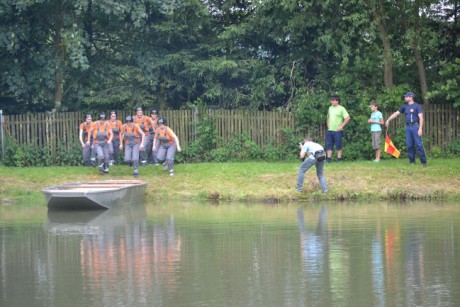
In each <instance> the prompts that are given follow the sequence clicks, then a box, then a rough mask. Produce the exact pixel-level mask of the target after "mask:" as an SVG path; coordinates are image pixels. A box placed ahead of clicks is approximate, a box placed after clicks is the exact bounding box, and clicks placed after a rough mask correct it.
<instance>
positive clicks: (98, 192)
mask: <svg viewBox="0 0 460 307" xmlns="http://www.w3.org/2000/svg"><path fill="white" fill-rule="evenodd" d="M146 187H147V182H146V181H143V180H97V181H87V182H75V183H66V184H61V185H58V186H52V187H48V188H45V189H43V193H44V194H45V198H46V202H47V205H48V209H53V210H91V209H110V208H117V207H120V206H131V205H137V204H140V203H141V204H143V202H144V195H145V188H146Z"/></svg>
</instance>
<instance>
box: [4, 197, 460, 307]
mask: <svg viewBox="0 0 460 307" xmlns="http://www.w3.org/2000/svg"><path fill="white" fill-rule="evenodd" d="M138 209H139V210H137V209H133V208H129V209H128V210H126V209H125V210H121V211H113V210H108V211H100V212H97V211H91V212H73V213H71V214H69V213H68V212H54V211H49V212H47V213H46V212H45V215H44V216H43V218H42V220H38V219H35V220H33V221H29V220H28V218H29V217H27V222H24V221H25V220H26V219H24V220H22V218H21V216H22V215H21V213H20V212H19V213H18V214H17V216H18V218H17V219H16V221H14V219H12V218H11V217H10V216H11V215H10V213H11V212H7V215H8V218H6V219H4V218H3V217H4V216H5V212H4V211H2V210H1V209H0V217H2V218H1V219H0V220H1V221H2V222H1V223H0V260H1V262H0V265H1V266H0V306H70V305H76V306H77V305H78V306H82V305H84V306H111V307H112V306H127V305H129V306H194V305H199V306H203V305H204V306H224V305H225V306H226V305H232V306H248V305H252V306H261V305H264V306H337V305H339V306H341V305H353V306H435V305H437V306H454V305H455V303H456V302H457V301H460V290H459V289H458V287H457V286H458V284H459V283H460V274H458V271H459V268H460V265H459V261H460V260H458V254H459V253H460V248H459V244H460V242H458V237H459V235H460V214H458V213H459V211H460V209H459V208H458V206H457V205H455V204H453V205H445V206H442V207H441V206H440V207H436V206H433V205H432V204H429V205H423V204H416V205H406V206H389V205H387V204H371V205H363V204H361V205H347V204H325V205H320V204H309V205H308V206H302V207H300V208H299V207H298V205H287V206H267V205H243V204H238V205H236V204H230V205H219V206H207V205H206V204H164V205H163V204H162V205H158V204H154V205H148V206H147V207H144V206H141V207H139V208H138ZM21 221H22V222H21Z"/></svg>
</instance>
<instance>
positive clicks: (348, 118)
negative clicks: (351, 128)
mask: <svg viewBox="0 0 460 307" xmlns="http://www.w3.org/2000/svg"><path fill="white" fill-rule="evenodd" d="M350 119H351V118H350V116H348V117H347V118H345V120H344V121H343V123H342V124H341V125H340V126H338V127H337V131H342V130H343V127H345V126H346V125H347V124H348V123H349V122H350Z"/></svg>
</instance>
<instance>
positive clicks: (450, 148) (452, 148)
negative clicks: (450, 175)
mask: <svg viewBox="0 0 460 307" xmlns="http://www.w3.org/2000/svg"><path fill="white" fill-rule="evenodd" d="M446 150H447V153H448V154H450V155H454V156H456V155H459V154H460V139H459V140H454V141H452V142H450V143H449V144H447V146H446Z"/></svg>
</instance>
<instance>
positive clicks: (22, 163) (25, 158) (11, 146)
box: [1, 141, 82, 167]
mask: <svg viewBox="0 0 460 307" xmlns="http://www.w3.org/2000/svg"><path fill="white" fill-rule="evenodd" d="M57 148H58V149H57V151H56V153H55V154H54V155H53V154H52V153H51V152H50V150H49V148H46V147H37V146H19V145H17V144H16V143H15V142H12V141H7V142H6V144H5V155H4V158H3V160H2V161H1V163H2V164H3V165H5V166H16V167H30V166H72V165H81V159H82V156H81V148H80V146H79V144H75V145H74V146H73V147H72V148H71V149H70V150H67V149H66V148H65V146H64V144H62V143H61V144H60V145H58V147H57Z"/></svg>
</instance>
